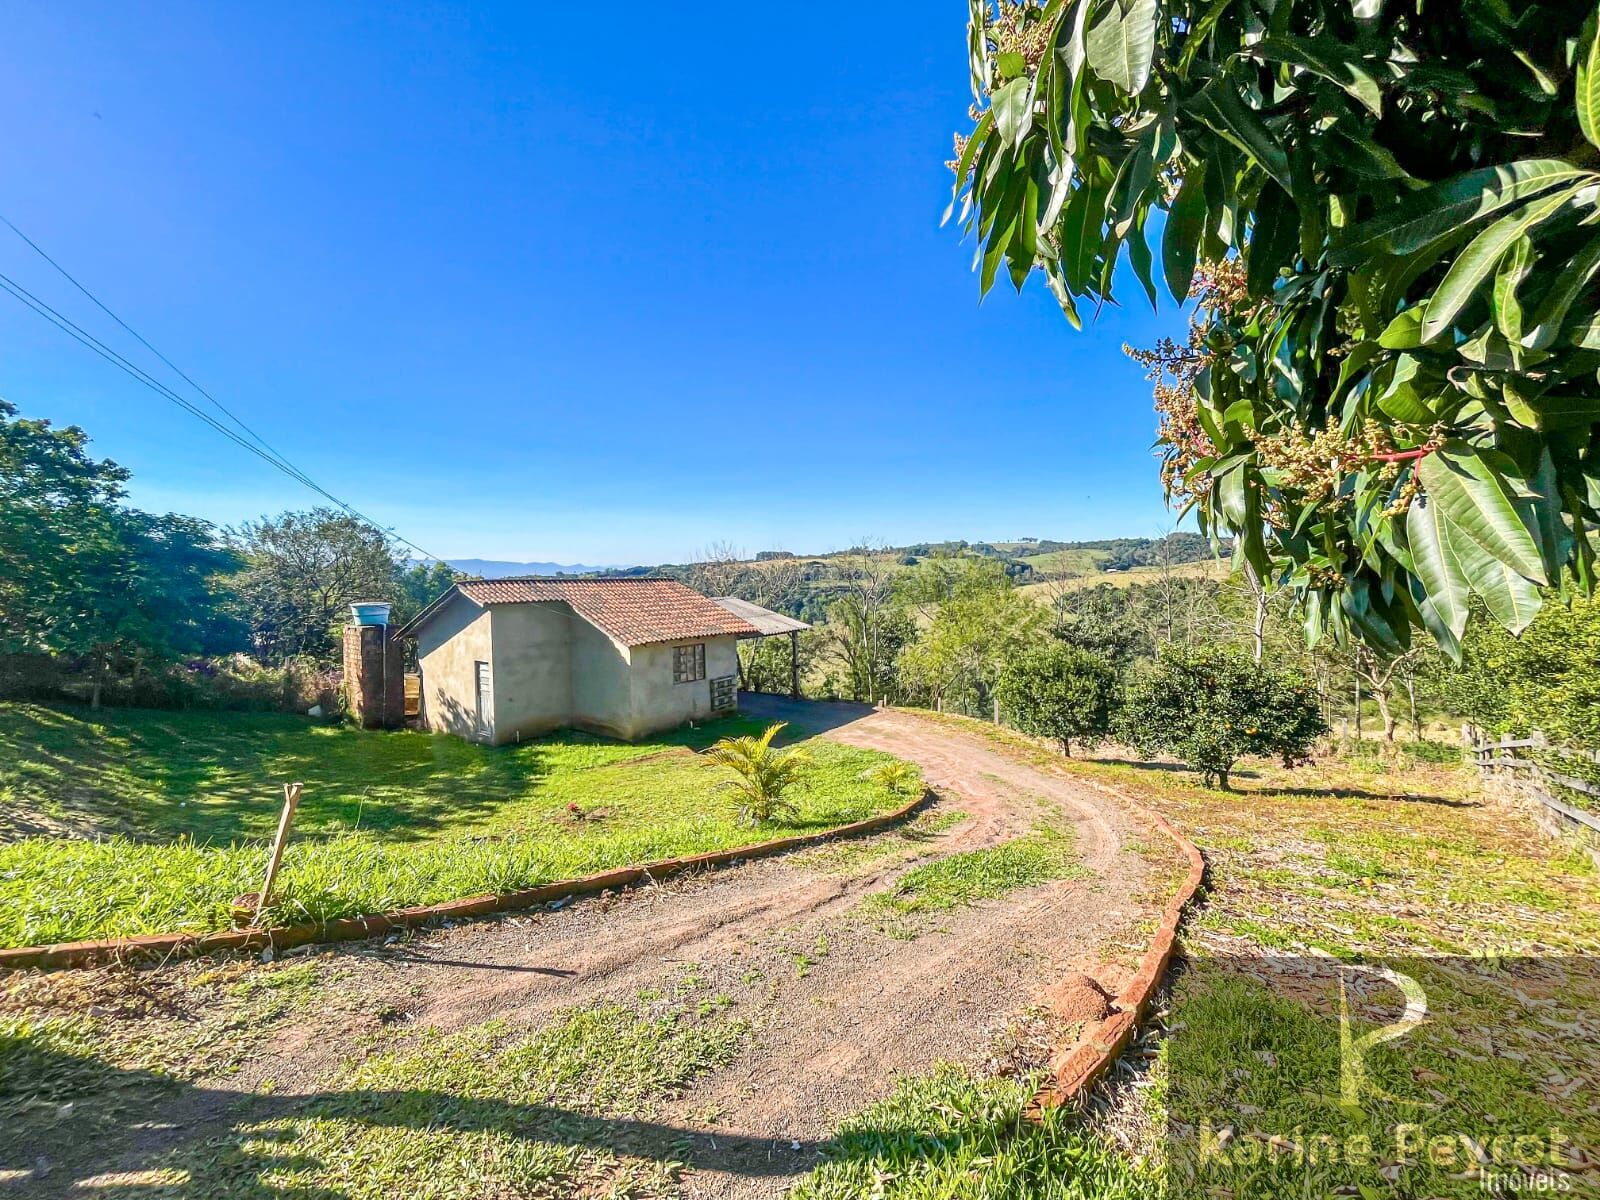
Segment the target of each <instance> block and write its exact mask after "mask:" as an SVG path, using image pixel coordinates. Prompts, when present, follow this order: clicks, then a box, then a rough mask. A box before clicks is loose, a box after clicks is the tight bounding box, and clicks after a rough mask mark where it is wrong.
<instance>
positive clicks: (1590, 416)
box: [1519, 392, 1600, 429]
mask: <svg viewBox="0 0 1600 1200" xmlns="http://www.w3.org/2000/svg"><path fill="white" fill-rule="evenodd" d="M1519 400H1520V402H1521V404H1522V405H1523V406H1524V407H1526V408H1527V410H1528V412H1529V413H1530V415H1531V416H1532V417H1533V421H1532V424H1533V427H1534V428H1535V429H1581V428H1583V427H1584V426H1585V425H1593V424H1594V423H1595V422H1597V421H1600V393H1590V394H1587V395H1584V394H1581V393H1572V392H1547V393H1546V394H1545V395H1543V396H1522V397H1519Z"/></svg>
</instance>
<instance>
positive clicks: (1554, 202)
mask: <svg viewBox="0 0 1600 1200" xmlns="http://www.w3.org/2000/svg"><path fill="white" fill-rule="evenodd" d="M1584 186H1586V185H1584V184H1579V185H1577V186H1576V187H1571V188H1564V189H1562V190H1561V191H1559V192H1557V193H1556V194H1555V195H1553V196H1545V197H1542V198H1540V199H1538V200H1531V201H1529V202H1528V203H1527V204H1525V205H1523V206H1522V207H1521V208H1520V209H1518V210H1517V211H1516V212H1513V213H1511V214H1510V215H1509V216H1504V217H1501V218H1500V219H1499V220H1498V221H1496V222H1495V223H1494V224H1493V225H1491V226H1489V228H1487V229H1485V230H1484V231H1483V232H1482V233H1480V234H1479V235H1478V236H1477V237H1475V238H1473V239H1472V241H1471V243H1469V244H1468V246H1467V248H1466V249H1465V250H1463V251H1462V252H1461V253H1460V254H1459V255H1458V256H1457V257H1456V260H1455V262H1453V263H1451V264H1450V269H1449V270H1448V271H1446V272H1445V276H1444V278H1443V279H1442V280H1441V281H1440V282H1439V287H1438V288H1437V290H1435V291H1434V293H1433V295H1432V296H1431V297H1429V299H1428V307H1427V309H1426V311H1425V312H1424V313H1423V314H1422V340H1423V341H1424V342H1431V341H1433V339H1434V338H1436V337H1438V336H1439V335H1440V334H1442V333H1444V332H1445V330H1447V329H1449V328H1450V326H1451V323H1452V322H1453V321H1454V320H1455V318H1456V316H1457V315H1458V314H1459V313H1460V312H1461V310H1462V309H1463V308H1465V307H1466V306H1467V305H1468V304H1469V303H1470V302H1471V300H1472V298H1473V296H1474V295H1476V294H1477V291H1478V289H1479V288H1480V287H1482V286H1483V283H1484V281H1485V280H1487V279H1488V278H1489V276H1490V275H1492V274H1493V273H1494V270H1495V268H1496V267H1497V266H1498V265H1499V263H1500V259H1501V258H1502V257H1503V256H1504V255H1505V253H1506V251H1507V250H1508V249H1509V248H1510V247H1511V245H1512V244H1513V243H1514V242H1516V240H1517V239H1518V238H1520V237H1522V236H1523V235H1524V234H1525V233H1527V232H1528V231H1529V230H1530V229H1535V228H1537V227H1538V226H1539V225H1540V224H1542V223H1543V222H1545V221H1547V220H1549V219H1550V218H1551V217H1553V216H1555V214H1556V213H1557V212H1558V211H1559V210H1560V209H1561V208H1562V207H1563V206H1564V205H1565V204H1567V203H1568V202H1569V201H1570V200H1571V199H1572V198H1573V196H1575V195H1576V194H1577V193H1578V191H1579V190H1581V189H1582V188H1583V187H1584Z"/></svg>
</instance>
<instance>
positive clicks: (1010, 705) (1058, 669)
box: [995, 639, 1117, 754]
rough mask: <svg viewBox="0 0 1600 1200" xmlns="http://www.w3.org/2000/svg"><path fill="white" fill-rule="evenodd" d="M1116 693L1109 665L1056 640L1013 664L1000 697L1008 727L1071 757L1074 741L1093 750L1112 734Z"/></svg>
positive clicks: (1000, 685) (1004, 676)
mask: <svg viewBox="0 0 1600 1200" xmlns="http://www.w3.org/2000/svg"><path fill="white" fill-rule="evenodd" d="M1116 687H1117V672H1116V669H1115V668H1114V667H1113V666H1112V665H1111V664H1110V663H1109V662H1107V661H1106V660H1105V659H1103V658H1101V657H1099V656H1098V655H1096V654H1093V653H1091V652H1090V651H1088V650H1082V649H1079V648H1078V647H1076V646H1069V645H1067V644H1066V643H1064V642H1058V641H1055V640H1053V639H1052V640H1051V641H1049V642H1046V643H1044V644H1043V645H1040V646H1036V647H1034V648H1033V649H1031V650H1028V651H1026V652H1025V653H1023V654H1020V655H1018V656H1017V657H1016V658H1014V659H1012V660H1011V661H1010V662H1008V663H1007V664H1006V666H1005V669H1004V670H1003V671H1002V672H1001V673H1000V680H999V683H998V684H997V685H996V688H995V694H996V695H997V696H998V697H999V699H1000V709H1001V711H1002V712H1003V713H1004V714H1005V716H1006V719H1007V721H1008V723H1009V724H1011V725H1013V726H1015V727H1016V728H1017V729H1020V730H1021V731H1022V732H1023V733H1028V734H1032V735H1033V736H1034V737H1042V738H1049V739H1050V740H1051V741H1053V742H1058V743H1060V745H1061V750H1062V753H1064V754H1071V753H1072V743H1073V742H1074V741H1078V742H1080V743H1089V744H1093V743H1094V742H1098V741H1100V740H1101V739H1103V738H1104V737H1105V736H1106V735H1107V734H1108V733H1110V732H1111V703H1112V698H1113V696H1114V695H1115V693H1116Z"/></svg>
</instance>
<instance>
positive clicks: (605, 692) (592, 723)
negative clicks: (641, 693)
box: [567, 613, 635, 738]
mask: <svg viewBox="0 0 1600 1200" xmlns="http://www.w3.org/2000/svg"><path fill="white" fill-rule="evenodd" d="M567 620H568V623H569V626H570V628H571V631H572V634H571V636H572V723H573V724H574V725H575V726H577V727H578V728H579V729H587V730H589V731H590V732H591V733H602V734H605V735H606V736H607V737H616V738H630V737H633V736H635V734H634V733H633V680H632V677H631V674H630V671H631V664H630V661H629V660H630V655H629V650H628V647H626V646H624V645H622V643H620V642H616V641H613V640H612V639H611V638H610V637H609V636H608V635H607V634H605V633H604V632H602V631H601V630H599V629H596V628H595V627H594V626H593V625H591V624H589V622H587V621H585V620H584V619H583V618H582V617H580V616H579V615H578V614H577V613H573V614H571V616H569V617H568V618H567Z"/></svg>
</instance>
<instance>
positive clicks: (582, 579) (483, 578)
mask: <svg viewBox="0 0 1600 1200" xmlns="http://www.w3.org/2000/svg"><path fill="white" fill-rule="evenodd" d="M456 582H457V583H458V584H463V583H683V581H682V580H681V579H674V578H672V576H670V575H495V576H492V577H491V576H488V575H474V576H470V577H468V578H466V579H458V580H457V581H456ZM685 586H687V585H685Z"/></svg>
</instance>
